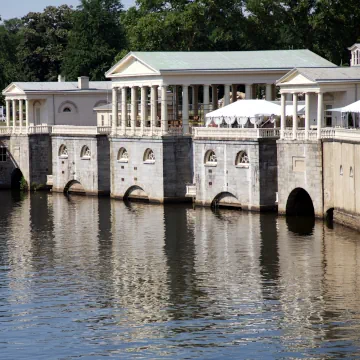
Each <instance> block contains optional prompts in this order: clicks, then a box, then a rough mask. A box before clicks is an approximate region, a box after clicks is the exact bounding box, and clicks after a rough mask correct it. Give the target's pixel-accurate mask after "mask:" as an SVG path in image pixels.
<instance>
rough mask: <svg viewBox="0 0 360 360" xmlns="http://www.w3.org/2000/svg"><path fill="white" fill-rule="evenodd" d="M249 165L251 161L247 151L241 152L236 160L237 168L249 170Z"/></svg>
mask: <svg viewBox="0 0 360 360" xmlns="http://www.w3.org/2000/svg"><path fill="white" fill-rule="evenodd" d="M249 164H250V161H249V157H248V155H247V153H246V151H239V152H238V153H237V155H236V159H235V165H236V167H242V168H248V167H249Z"/></svg>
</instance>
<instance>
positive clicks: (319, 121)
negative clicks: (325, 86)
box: [316, 92, 324, 140]
mask: <svg viewBox="0 0 360 360" xmlns="http://www.w3.org/2000/svg"><path fill="white" fill-rule="evenodd" d="M323 95H324V94H323V93H322V92H319V93H318V109H317V136H316V137H317V139H318V140H319V139H321V126H322V121H323V112H324V111H323V107H324V103H323Z"/></svg>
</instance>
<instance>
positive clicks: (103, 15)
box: [62, 0, 126, 80]
mask: <svg viewBox="0 0 360 360" xmlns="http://www.w3.org/2000/svg"><path fill="white" fill-rule="evenodd" d="M121 13H122V5H121V2H120V1H119V0H82V1H81V5H80V6H79V7H78V9H77V10H76V11H75V13H74V14H73V29H72V31H71V32H70V36H69V45H68V48H67V51H66V56H65V59H64V62H63V66H62V70H63V73H64V74H65V75H66V77H67V78H68V79H73V80H75V79H76V78H77V77H78V76H84V75H89V76H90V78H91V79H92V80H102V79H104V74H105V72H106V71H107V70H108V69H109V68H110V67H111V65H112V63H113V61H114V58H115V56H116V54H118V53H119V52H120V51H121V50H122V49H124V48H126V42H125V36H124V31H123V28H122V25H121V22H120V15H121Z"/></svg>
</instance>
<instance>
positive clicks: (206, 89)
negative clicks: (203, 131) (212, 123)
mask: <svg viewBox="0 0 360 360" xmlns="http://www.w3.org/2000/svg"><path fill="white" fill-rule="evenodd" d="M209 90H210V87H209V85H204V123H205V121H206V119H205V116H206V114H207V113H209V112H210V93H209Z"/></svg>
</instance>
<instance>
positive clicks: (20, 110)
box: [19, 99, 24, 133]
mask: <svg viewBox="0 0 360 360" xmlns="http://www.w3.org/2000/svg"><path fill="white" fill-rule="evenodd" d="M23 105H24V100H23V99H21V100H19V127H20V133H21V132H22V125H23V120H24V114H23V111H24V108H23Z"/></svg>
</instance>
